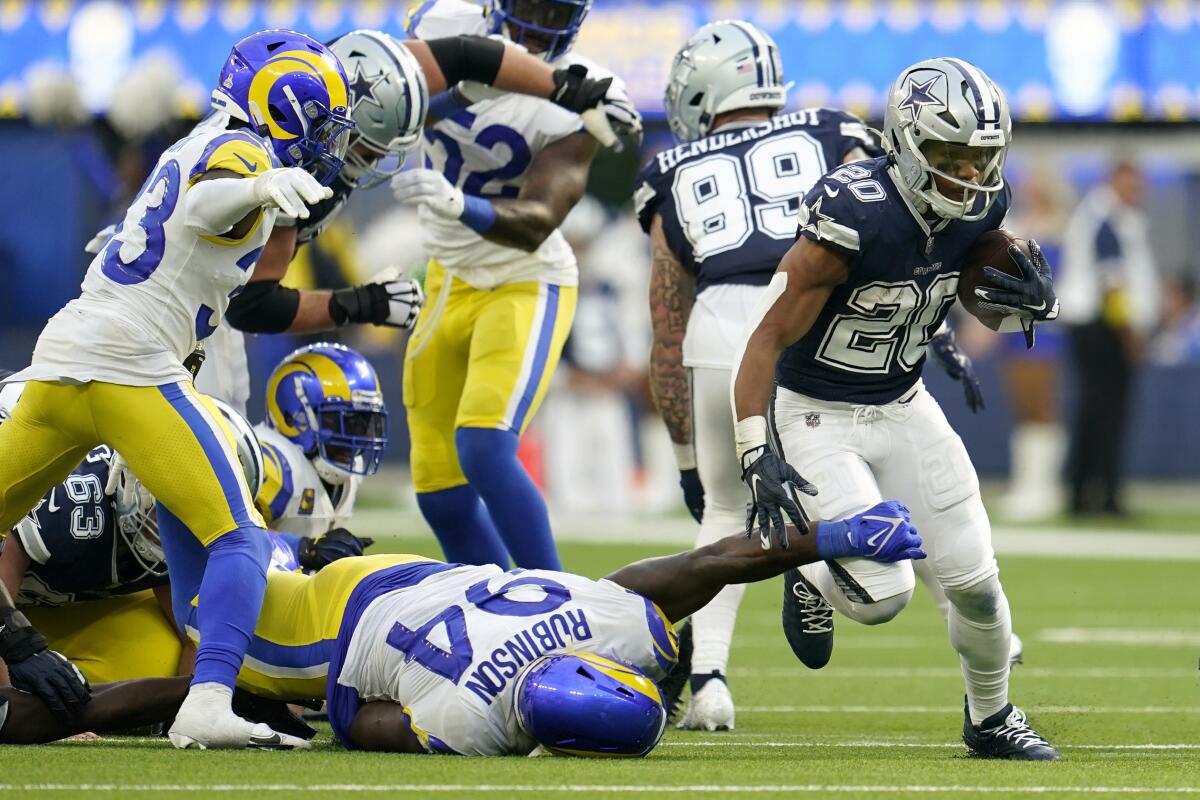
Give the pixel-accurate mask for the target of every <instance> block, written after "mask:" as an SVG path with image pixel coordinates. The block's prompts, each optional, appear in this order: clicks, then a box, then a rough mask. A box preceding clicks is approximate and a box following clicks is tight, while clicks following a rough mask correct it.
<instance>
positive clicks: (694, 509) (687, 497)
mask: <svg viewBox="0 0 1200 800" xmlns="http://www.w3.org/2000/svg"><path fill="white" fill-rule="evenodd" d="M679 487H680V488H681V489H683V504H684V505H685V506H687V510H688V513H689V514H691V515H692V519H694V520H696V522H703V521H704V484H702V483H700V470H698V469H696V468H695V467H692V468H691V469H681V470H679Z"/></svg>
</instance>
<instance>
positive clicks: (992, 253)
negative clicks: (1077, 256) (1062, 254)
mask: <svg viewBox="0 0 1200 800" xmlns="http://www.w3.org/2000/svg"><path fill="white" fill-rule="evenodd" d="M1014 244H1015V245H1016V246H1017V247H1019V248H1021V252H1023V253H1025V255H1027V256H1028V255H1029V242H1028V241H1026V240H1025V239H1018V238H1017V237H1016V236H1013V235H1012V234H1011V233H1009V232H1008V231H1005V230H994V231H987V232H986V233H982V234H980V235H979V238H978V239H976V240H975V242H974V244H972V245H971V249H970V250H968V251H967V254H966V255H965V256H964V257H963V262H962V270H961V271H960V272H959V275H958V302H960V303H962V307H963V308H965V309H966V310H967V311H969V312H971V316H973V317H975V319H977V320H979V321H980V322H982V323H983V324H984V325H986V326H988V327H989V328H991V329H992V330H996V329H998V328H999V327H1000V322H1001V321H1002V320H1003V319H1004V317H1003V315H1001V314H997V313H996V312H995V311H989V310H987V309H983V308H980V307H979V302H980V300H979V298H978V297H976V296H975V289H976V288H977V287H980V286H982V287H984V288H987V287H988V286H991V282H990V281H989V280H988V279H987V277H986V276H985V275H984V273H983V269H984V267H994V268H995V269H998V270H999V271H1001V272H1003V273H1005V274H1006V275H1012V276H1013V277H1014V278H1019V277H1021V269H1020V267H1018V266H1017V264H1016V262H1015V261H1013V259H1012V256H1010V255H1009V254H1008V248H1009V246H1010V245H1014Z"/></svg>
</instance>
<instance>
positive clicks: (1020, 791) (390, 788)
mask: <svg viewBox="0 0 1200 800" xmlns="http://www.w3.org/2000/svg"><path fill="white" fill-rule="evenodd" d="M0 791H18V792H79V793H82V792H96V793H99V792H211V793H216V792H286V793H288V794H324V793H329V792H362V793H372V794H380V793H389V794H390V793H395V794H397V795H403V796H413V795H415V794H417V793H420V792H430V793H452V792H455V793H467V794H482V793H489V794H491V793H502V794H511V793H516V792H536V793H538V794H545V793H559V794H562V793H570V794H597V795H600V796H602V797H603V796H608V795H615V794H635V793H653V794H664V793H668V794H722V795H725V794H788V793H791V794H797V793H805V794H877V793H897V794H899V793H903V794H972V795H975V794H985V795H1008V796H1012V795H1025V794H1034V795H1040V794H1117V795H1140V796H1145V795H1158V794H1200V786H1038V785H1033V786H968V785H942V786H939V785H930V784H891V785H886V784H885V785H878V784H863V785H855V784H836V783H835V784H789V785H771V784H761V785H755V784H692V785H682V786H681V785H671V784H612V785H608V784H573V783H567V784H558V785H554V784H537V783H525V784H469V783H457V784H405V783H396V784H362V783H325V784H302V783H262V784H256V783H26V784H20V783H5V784H0Z"/></svg>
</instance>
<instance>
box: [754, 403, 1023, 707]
mask: <svg viewBox="0 0 1200 800" xmlns="http://www.w3.org/2000/svg"><path fill="white" fill-rule="evenodd" d="M773 412H774V424H775V428H776V430H777V431H778V434H779V439H780V444H781V445H782V448H783V454H784V457H785V458H786V459H787V461H788V463H789V464H791V465H792V466H793V467H795V468H796V470H797V471H798V472H799V473H800V474H801V475H802V476H803V477H804V478H806V479H807V480H809V481H811V482H812V483H813V484H814V485H816V487H817V490H818V494H817V496H816V497H806V496H802V497H801V499H802V502H803V504H804V510H805V513H807V514H808V515H809V516H810V517H812V518H813V519H841V518H844V517H848V516H851V515H853V514H858V513H861V512H862V511H865V510H866V509H868V508H870V507H871V506H873V505H875V504H876V503H878V502H881V501H882V500H899V501H900V502H902V503H904V504H905V505H906V506H908V508H909V510H910V511H911V513H912V521H913V524H914V525H915V526H916V528H917V531H918V532H919V533H920V534H921V537H922V539H923V540H924V549H925V551H926V552H927V553H928V554H929V557H928V559H927V561H926V562H925V564H924V565H923V566H926V567H927V568H928V569H929V571H930V573H931V574H932V576H933V578H934V579H935V580H936V582H937V584H938V585H939V586H941V588H942V589H943V590H944V591H945V595H946V598H947V599H948V600H949V603H950V608H949V620H948V622H949V628H950V641H951V644H952V645H953V646H954V648H955V650H957V651H958V653H959V656H960V659H961V662H962V669H963V675H964V677H965V678H966V682H967V698H968V705H969V708H970V714H971V718H972V721H973V722H976V723H978V722H979V721H981V720H982V719H984V718H985V717H987V716H989V715H990V714H993V713H995V712H996V711H999V710H1000V709H1001V708H1003V707H1004V705H1005V703H1007V696H1008V653H1009V638H1010V636H1011V633H1012V631H1011V623H1010V620H1009V611H1008V600H1007V598H1005V596H1004V592H1003V590H1002V589H1001V588H1000V582H999V579H998V573H999V569H998V567H997V565H996V558H995V553H994V551H993V550H992V536H991V526H990V524H989V522H988V517H987V512H986V511H985V510H984V507H983V501H982V500H981V499H980V496H979V479H978V477H977V476H976V474H975V468H974V467H973V466H972V465H971V460H970V458H969V457H968V455H967V451H966V448H965V447H964V446H963V443H962V440H961V439H960V438H959V437H958V434H956V433H955V432H954V429H953V428H951V427H950V423H949V422H947V420H946V417H945V415H944V414H943V413H942V410H941V407H940V406H938V404H937V401H936V400H934V399H933V397H932V396H930V395H929V393H928V392H926V391H925V387H924V384H923V383H921V382H918V383H917V385H916V386H915V387H914V388H913V389H911V390H909V391H908V392H907V393H905V395H904V396H903V397H901V398H900V399H899V400H897V401H895V402H892V403H887V404H884V405H854V404H851V403H834V402H826V401H821V400H815V399H812V398H809V397H805V396H803V395H800V394H797V393H796V392H792V391H789V390H787V389H783V388H779V389H778V390H777V393H776V397H775V402H774V407H773ZM801 571H802V573H803V574H804V576H805V577H806V578H807V579H808V580H809V581H811V582H812V583H813V584H814V585H815V586H816V587H817V589H818V590H820V592H821V594H822V595H823V596H824V597H825V599H826V600H827V601H828V602H829V604H830V605H831V606H833V607H834V608H835V609H837V610H838V611H839V612H841V613H842V614H844V615H846V616H847V617H850V618H851V619H854V620H856V621H858V622H862V623H865V624H868V625H874V624H878V623H882V622H887V621H888V620H890V619H891V618H892V617H894V616H895V615H896V614H898V613H899V612H900V610H901V609H903V608H904V606H905V605H907V604H908V601H909V598H911V597H912V592H913V587H914V583H915V581H914V576H913V567H912V563H911V562H908V561H901V562H899V563H896V564H881V563H877V562H874V561H870V560H867V559H863V558H848V559H839V560H838V561H836V562H825V563H818V564H810V565H807V566H805V567H801Z"/></svg>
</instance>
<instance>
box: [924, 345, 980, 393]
mask: <svg viewBox="0 0 1200 800" xmlns="http://www.w3.org/2000/svg"><path fill="white" fill-rule="evenodd" d="M929 352H930V354H931V355H932V356H933V358H934V360H935V361H937V363H938V365H939V366H941V368H942V369H943V370H945V371H946V374H947V375H949V376H950V378H951V379H952V380H956V381H959V382H961V383H962V387H963V394H964V395H965V396H966V398H967V408H969V409H971V413H976V412H978V411H979V410H980V409H981V408H983V389H982V388H981V387H980V385H979V378H978V377H977V376H976V375H975V367H974V365H972V364H971V357H970V356H968V355H967V354H966V353H964V352H963V351H961V350H959V349H958V342H956V341H955V340H954V332H953V331H946V332H945V333H939V334H937V335H936V336H934V337H933V338H932V339H930V340H929Z"/></svg>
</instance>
